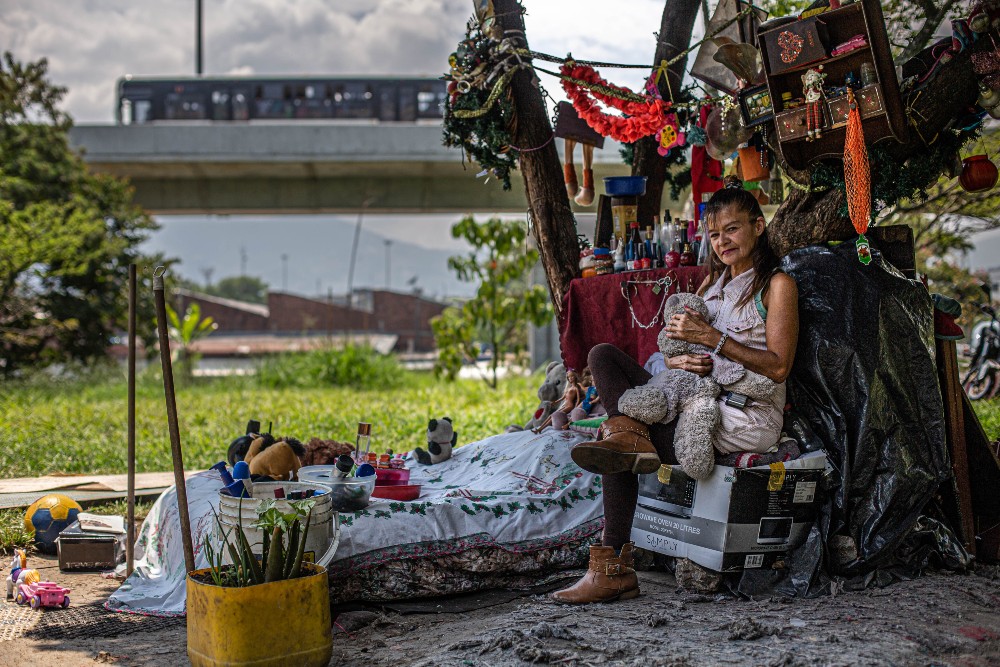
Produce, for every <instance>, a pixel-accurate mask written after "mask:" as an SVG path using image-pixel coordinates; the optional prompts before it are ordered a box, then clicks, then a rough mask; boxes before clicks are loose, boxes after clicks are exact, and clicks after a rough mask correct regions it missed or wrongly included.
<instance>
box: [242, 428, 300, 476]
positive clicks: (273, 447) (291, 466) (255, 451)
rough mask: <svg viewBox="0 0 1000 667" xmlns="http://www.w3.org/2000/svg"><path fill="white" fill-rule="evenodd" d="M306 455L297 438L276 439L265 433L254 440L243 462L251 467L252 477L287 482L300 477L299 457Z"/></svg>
mask: <svg viewBox="0 0 1000 667" xmlns="http://www.w3.org/2000/svg"><path fill="white" fill-rule="evenodd" d="M305 453H306V449H305V447H303V446H302V443H301V442H299V441H298V440H296V439H295V438H275V437H274V436H273V435H271V434H270V433H265V434H263V435H258V436H257V437H256V438H254V441H253V443H252V444H251V445H250V449H248V450H247V454H246V456H245V457H244V458H243V460H244V461H246V462H247V464H248V465H249V466H250V475H251V477H254V478H256V476H258V475H264V476H266V477H270V478H271V479H273V480H275V481H282V482H287V481H291V480H293V479H295V478H296V476H297V475H298V472H299V468H300V467H301V463H300V461H299V457H300V456H304V455H305Z"/></svg>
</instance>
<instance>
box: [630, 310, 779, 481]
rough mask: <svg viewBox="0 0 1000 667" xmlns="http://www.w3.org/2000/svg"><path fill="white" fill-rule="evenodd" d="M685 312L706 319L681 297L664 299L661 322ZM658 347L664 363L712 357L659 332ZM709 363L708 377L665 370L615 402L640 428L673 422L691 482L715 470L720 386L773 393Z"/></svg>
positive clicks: (769, 384)
mask: <svg viewBox="0 0 1000 667" xmlns="http://www.w3.org/2000/svg"><path fill="white" fill-rule="evenodd" d="M685 307H687V308H688V309H690V310H692V311H694V312H697V313H699V314H700V315H701V316H702V317H704V318H705V319H706V320H707V319H708V308H707V307H706V306H705V302H704V301H703V300H702V298H701V297H699V296H697V295H694V294H689V293H686V292H682V293H678V294H673V295H671V296H670V298H669V299H667V303H666V305H665V306H664V322H666V321H669V320H670V317H671V316H672V315H674V314H677V313H683V312H684V309H685ZM657 344H658V345H659V347H660V351H661V352H662V353H663V356H664V358H669V357H673V356H677V355H679V354H705V353H709V354H710V353H711V350H709V349H708V348H707V347H705V346H703V345H694V344H691V343H687V342H685V341H682V340H675V339H673V338H669V337H668V336H667V334H666V328H664V329H663V330H662V331H660V335H659V337H658V338H657ZM712 362H713V365H712V374H711V375H709V376H707V377H700V376H698V375H696V374H694V373H691V372H690V371H684V370H680V369H675V368H668V369H667V370H665V371H661V372H660V373H657V374H656V375H654V376H653V377H652V378H650V380H649V382H647V383H646V384H645V385H642V386H639V387H634V388H632V389H629V390H628V391H626V392H625V393H624V394H622V396H621V398H620V399H619V401H618V409H619V410H621V412H622V414H625V415H628V416H629V417H631V418H633V419H636V420H638V421H641V422H642V423H644V424H655V423H657V422H662V423H667V422H670V421H672V420H674V419H675V418H676V419H677V430H676V435H675V436H674V453H675V454H676V455H677V460H678V462H679V463H680V464H681V467H682V468H683V469H684V472H686V473H687V474H688V475H690V476H691V477H693V478H694V479H705V478H706V477H708V476H709V475H710V474H711V472H712V468H713V467H715V446H714V432H715V430H716V428H718V425H719V419H720V414H719V405H718V403H716V400H715V399H716V398H717V397H718V395H719V391H720V385H721V386H723V387H725V388H726V389H727V390H729V391H732V392H734V393H737V394H744V395H746V396H749V397H750V398H752V399H756V400H762V399H764V398H766V397H768V396H770V395H771V394H772V393H773V392H774V390H775V388H776V387H777V385H776V384H775V382H774V381H773V380H771V379H770V378H767V377H764V376H763V375H760V374H759V373H754V372H752V371H748V370H746V369H745V368H744V367H743V366H742V365H741V364H738V363H736V362H735V361H733V360H731V359H727V358H725V357H723V356H721V355H713V356H712Z"/></svg>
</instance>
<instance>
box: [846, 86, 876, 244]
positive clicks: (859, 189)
mask: <svg viewBox="0 0 1000 667" xmlns="http://www.w3.org/2000/svg"><path fill="white" fill-rule="evenodd" d="M847 103H848V105H849V107H850V111H849V112H848V114H847V139H846V141H845V143H844V183H845V185H846V188H847V211H848V213H849V214H850V217H851V223H852V224H853V225H854V229H855V230H856V231H857V232H858V240H857V241H856V242H855V245H856V246H857V250H858V261H860V262H861V263H862V264H868V263H870V262H871V261H872V255H871V247H870V246H869V244H868V239H867V237H865V232H866V231H868V222H869V221H870V220H871V215H872V203H871V201H872V200H871V171H870V169H869V166H868V147H867V146H865V132H864V129H863V128H862V127H861V112H860V111H859V110H858V103H857V101H856V100H855V99H854V91H853V90H851V89H850V88H848V89H847Z"/></svg>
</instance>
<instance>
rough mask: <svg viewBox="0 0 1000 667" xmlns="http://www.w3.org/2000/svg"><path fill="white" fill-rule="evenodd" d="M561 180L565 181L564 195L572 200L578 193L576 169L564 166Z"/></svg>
mask: <svg viewBox="0 0 1000 667" xmlns="http://www.w3.org/2000/svg"><path fill="white" fill-rule="evenodd" d="M563 180H565V181H566V194H568V195H569V198H570V199H572V198H573V197H575V196H576V193H577V192H579V191H580V184H579V183H577V181H576V167H574V166H573V165H571V164H564V165H563Z"/></svg>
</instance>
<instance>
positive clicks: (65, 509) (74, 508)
mask: <svg viewBox="0 0 1000 667" xmlns="http://www.w3.org/2000/svg"><path fill="white" fill-rule="evenodd" d="M82 511H83V508H82V507H80V505H79V503H77V502H76V501H75V500H73V499H72V498H70V497H69V496H64V495H63V494H61V493H50V494H48V495H47V496H42V497H41V498H39V499H38V500H36V501H35V502H33V503H31V507H29V508H28V510H27V511H26V512H25V513H24V529H25V530H26V531H27V532H29V533H34V534H35V546H37V547H38V549H39V551H42V552H43V553H48V554H54V553H55V552H56V538H57V537H59V533H61V532H62V531H63V530H65V529H66V528H67V527H68V526H69V525H70V524H71V523H73V522H74V521H76V516H77V514H79V513H80V512H82Z"/></svg>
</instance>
